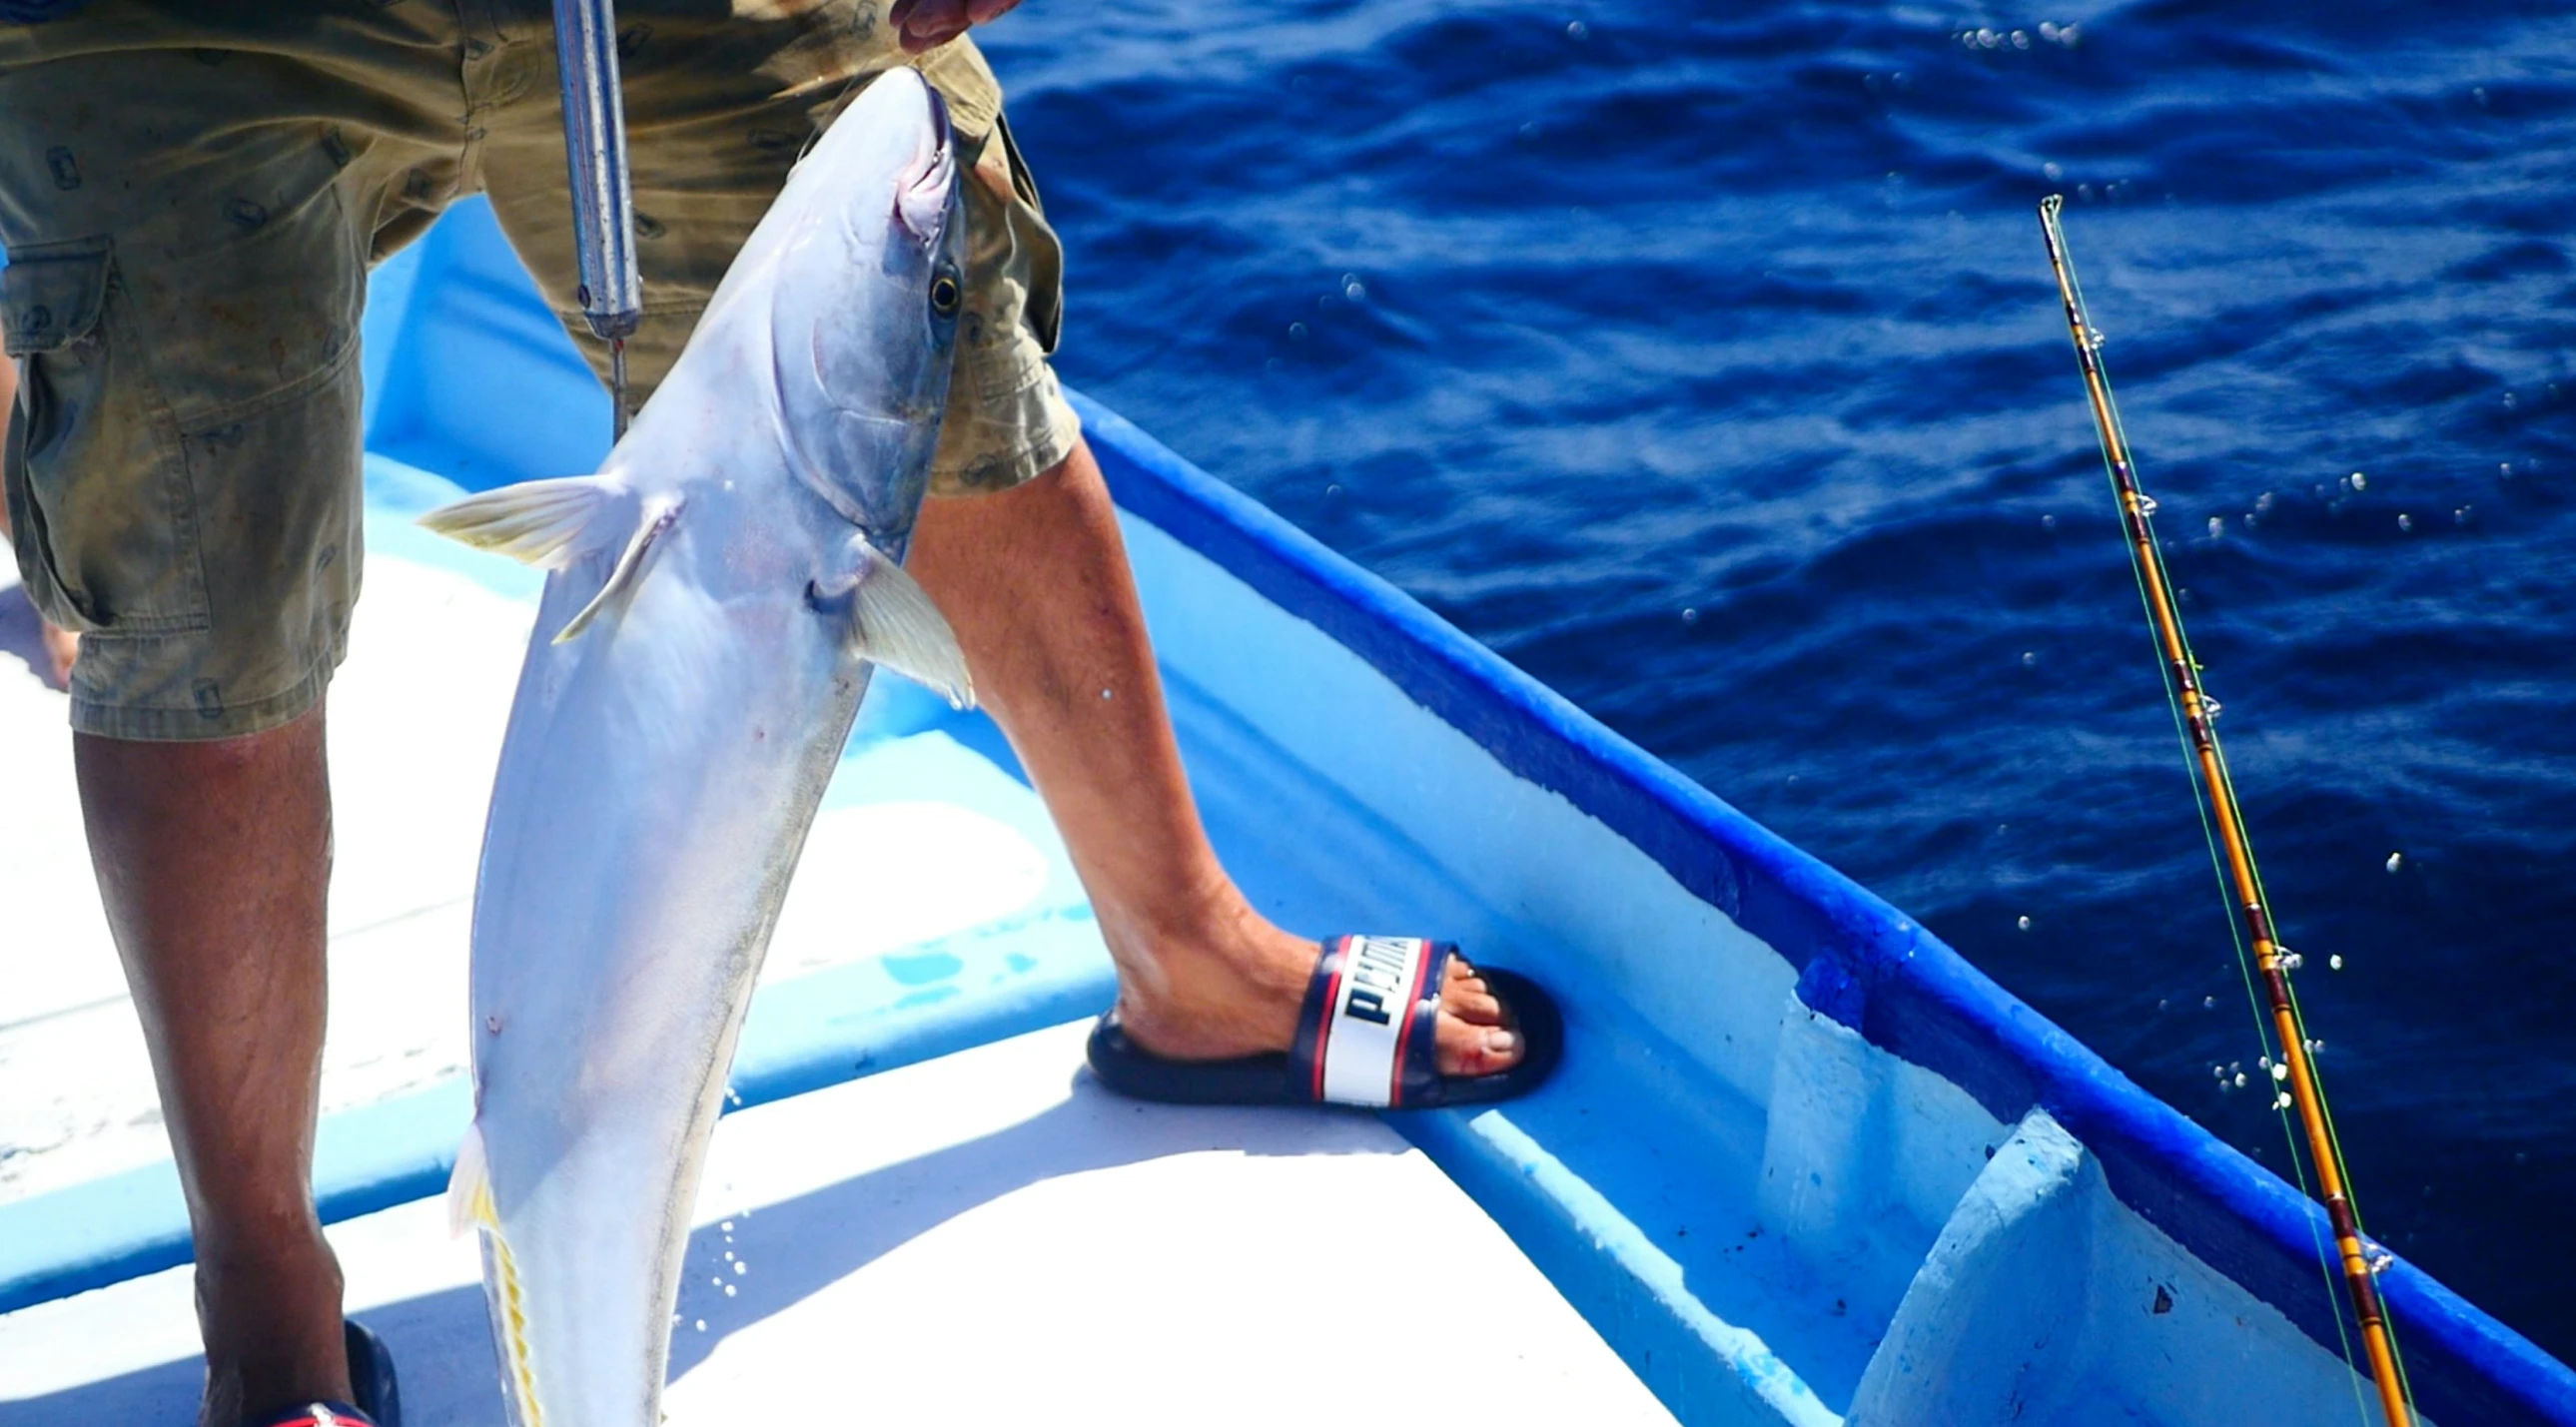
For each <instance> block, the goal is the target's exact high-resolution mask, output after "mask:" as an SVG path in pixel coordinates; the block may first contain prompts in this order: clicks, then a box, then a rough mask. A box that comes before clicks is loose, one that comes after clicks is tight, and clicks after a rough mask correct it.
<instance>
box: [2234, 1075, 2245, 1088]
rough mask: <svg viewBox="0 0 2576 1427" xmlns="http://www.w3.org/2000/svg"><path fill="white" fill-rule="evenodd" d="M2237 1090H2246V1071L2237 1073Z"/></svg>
mask: <svg viewBox="0 0 2576 1427" xmlns="http://www.w3.org/2000/svg"><path fill="white" fill-rule="evenodd" d="M2236 1088H2237V1089H2239V1090H2242V1089H2244V1088H2245V1072H2244V1071H2241V1070H2240V1071H2238V1072H2236Z"/></svg>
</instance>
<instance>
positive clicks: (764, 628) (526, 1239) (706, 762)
mask: <svg viewBox="0 0 2576 1427" xmlns="http://www.w3.org/2000/svg"><path fill="white" fill-rule="evenodd" d="M689 553H690V552H688V551H687V550H685V549H675V550H673V551H671V552H668V553H667V554H666V555H665V556H664V558H665V559H666V560H667V561H668V562H669V563H670V564H672V565H674V566H678V567H681V568H680V569H679V570H672V569H665V570H660V571H657V573H656V574H655V576H654V577H653V578H651V579H649V580H648V581H646V582H645V584H644V585H643V587H642V588H641V589H640V590H639V591H638V593H637V596H636V598H635V600H634V602H633V603H632V605H631V606H630V607H629V608H627V609H626V610H625V611H624V613H623V615H622V617H621V618H619V619H618V620H617V621H616V623H615V624H614V625H613V626H611V627H603V628H595V629H593V630H592V631H589V632H586V633H584V634H583V635H582V636H581V637H580V638H578V639H575V640H573V641H570V642H568V643H565V644H561V645H557V644H553V643H550V642H549V640H548V638H547V637H546V635H545V633H544V631H545V630H546V629H548V628H549V627H560V625H561V623H562V621H563V620H564V619H565V618H567V617H568V616H569V614H570V613H571V611H572V610H573V609H576V608H578V607H579V605H580V604H581V603H582V602H583V601H584V600H585V599H586V598H587V595H586V594H585V593H583V592H582V591H580V590H579V589H577V588H572V587H573V586H578V585H579V584H580V583H581V582H579V581H568V580H566V579H565V578H564V577H562V576H558V577H557V578H556V580H555V581H553V582H550V585H549V590H548V594H547V600H546V605H545V609H544V610H543V612H541V614H540V617H539V631H540V632H539V635H538V637H537V638H536V639H535V640H533V641H532V642H531V651H530V655H529V661H528V666H527V669H526V670H525V672H524V673H523V675H522V679H521V688H520V695H519V703H518V706H517V708H516V709H515V710H514V713H513V716H512V722H511V727H510V730H509V735H508V738H507V741H506V743H505V745H504V749H503V756H502V764H501V769H500V773H499V779H498V782H497V784H496V787H495V792H494V796H493V804H492V811H491V818H490V824H489V832H488V833H487V836H486V843H485V851H484V863H483V869H482V878H481V881H480V883H479V885H478V888H477V894H476V903H475V940H474V958H473V959H474V970H473V980H474V1016H475V1021H476V1024H475V1025H474V1027H473V1033H474V1043H475V1052H476V1053H475V1074H476V1120H475V1123H476V1132H477V1134H478V1135H479V1136H480V1137H481V1141H482V1144H481V1150H482V1153H483V1155H484V1157H485V1161H486V1168H487V1172H488V1175H489V1184H490V1189H491V1196H492V1202H491V1216H492V1222H491V1223H490V1224H489V1225H488V1226H487V1227H486V1230H485V1232H486V1235H487V1245H486V1254H487V1258H488V1259H489V1264H488V1267H489V1268H490V1270H491V1271H490V1272H487V1273H486V1275H485V1281H486V1285H487V1288H488V1289H489V1291H490V1294H491V1298H492V1308H493V1319H494V1326H495V1329H496V1334H497V1336H498V1339H499V1346H500V1349H501V1352H502V1356H503V1358H504V1373H505V1377H506V1378H507V1380H508V1383H509V1387H510V1390H511V1395H512V1396H513V1398H514V1399H516V1402H515V1406H516V1407H517V1409H518V1410H517V1416H518V1420H519V1422H520V1424H521V1427H657V1424H658V1422H659V1411H658V1399H659V1396H660V1391H661V1387H662V1379H663V1374H664V1371H665V1364H666V1362H667V1360H668V1350H669V1342H670V1315H671V1312H672V1309H673V1306H674V1304H675V1302H676V1298H677V1292H678V1274H679V1265H680V1259H681V1256H682V1254H683V1253H684V1251H685V1248H686V1239H687V1232H688V1225H689V1219H690V1211H691V1207H692V1203H693V1201H694V1198H695V1195H696V1190H697V1182H698V1172H699V1169H700V1166H701V1164H702V1162H703V1159H704V1155H705V1150H706V1145H707V1141H708V1138H709V1134H710V1132H711V1129H712V1125H713V1121H714V1119H715V1117H716V1114H717V1112H718V1110H719V1108H720V1103H721V1099H722V1095H723V1083H724V1082H723V1077H724V1072H725V1070H726V1068H727V1067H728V1065H729V1064H730V1062H731V1060H732V1053H733V1042H734V1037H735V1035H736V1034H737V1033H738V1031H739V1029H740V1027H741V1023H742V1016H743V1012H744V1009H745V1008H746V1006H747V1005H748V1003H749V1000H750V993H751V986H752V982H753V979H754V977H755V975H756V974H757V972H758V970H759V965H760V961H761V957H762V955H763V953H764V952H765V951H766V949H767V945H768V940H769V933H770V929H771V927H772V926H773V925H774V924H775V922H776V919H777V914H778V907H779V904H780V902H781V900H782V899H783V898H784V896H785V893H786V888H787V883H788V878H789V874H790V873H791V872H792V871H793V869H794V866H795V862H796V857H797V854H798V852H799V851H800V850H801V849H802V847H803V844H804V840H805V835H806V832H807V830H808V828H809V827H810V826H811V825H812V822H813V817H814V812H815V809H816V807H817V805H818V804H819V802H820V800H821V796H822V792H823V788H824V785H825V783H826V782H827V781H828V780H829V777H830V774H831V770H832V768H833V766H834V765H835V763H836V762H837V760H838V757H839V753H840V750H841V747H842V745H843V743H844V741H845V740H846V739H847V736H848V733H849V728H850V723H851V720H852V718H853V717H854V716H855V714H856V712H857V709H858V705H859V701H860V699H861V697H862V696H863V694H864V693H865V690H866V685H867V677H868V671H867V666H865V665H864V664H860V663H858V662H856V661H854V660H851V659H850V658H848V657H847V656H846V655H845V654H843V653H842V652H841V649H840V646H839V644H838V641H837V640H836V639H835V638H834V637H833V636H832V633H831V631H830V630H829V628H828V627H827V626H826V624H825V622H824V621H822V620H821V619H819V618H817V617H816V616H815V614H814V613H813V612H812V611H811V610H809V609H807V608H806V607H805V605H804V603H803V600H802V591H801V590H788V589H772V590H766V591H755V592H749V593H746V592H741V591H733V592H725V591H722V590H721V589H711V588H710V586H709V584H708V583H705V582H701V581H698V580H694V579H684V578H676V577H675V576H676V575H678V574H680V573H682V572H683V571H685V569H686V568H687V566H688V564H689ZM716 568H717V570H718V573H721V563H720V562H716ZM772 583H776V582H772ZM556 585H564V586H567V588H563V589H557V588H555V586H556Z"/></svg>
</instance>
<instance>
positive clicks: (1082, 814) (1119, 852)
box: [907, 441, 1520, 1075]
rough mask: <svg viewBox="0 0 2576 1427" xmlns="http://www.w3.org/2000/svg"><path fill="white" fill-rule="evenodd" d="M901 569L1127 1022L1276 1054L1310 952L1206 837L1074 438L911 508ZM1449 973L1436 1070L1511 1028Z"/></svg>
mask: <svg viewBox="0 0 2576 1427" xmlns="http://www.w3.org/2000/svg"><path fill="white" fill-rule="evenodd" d="M907 568H909V569H910V570H911V571H912V572H913V573H914V574H915V575H916V576H917V577H918V578H919V579H920V580H921V582H922V584H923V585H924V586H926V587H928V589H929V590H930V593H931V597H932V598H934V599H936V600H937V601H938V602H939V606H940V608H941V609H942V610H943V611H945V612H946V613H947V615H948V619H949V623H950V624H951V625H953V626H954V627H955V628H956V631H957V637H958V640H959V642H960V643H961V644H963V645H964V646H965V649H966V662H967V666H968V667H969V668H970V669H971V670H973V672H974V675H975V688H976V692H977V694H978V695H979V696H980V697H981V699H982V700H983V703H984V707H985V708H986V710H987V711H989V712H990V713H991V714H992V716H993V718H994V721H995V722H997V723H999V724H1000V725H1001V726H1002V731H1003V732H1004V733H1005V734H1006V735H1008V736H1009V738H1010V740H1011V747H1012V749H1013V751H1015V752H1016V753H1018V755H1019V757H1020V762H1021V764H1022V766H1023V767H1025V768H1027V770H1028V773H1029V777H1030V779H1031V780H1032V781H1033V782H1034V783H1035V784H1036V785H1037V789H1038V792H1039V793H1040V794H1041V795H1042V796H1044V797H1045V799H1046V803H1047V811H1048V812H1050V813H1051V814H1053V815H1054V817H1055V822H1056V826H1057V828H1058V829H1059V830H1060V831H1061V832H1062V833H1063V834H1064V840H1065V846H1066V848H1067V850H1068V851H1069V852H1071V854H1072V856H1073V863H1074V868H1075V870H1076V871H1077V872H1079V873H1080V874H1081V877H1082V884H1083V887H1084V889H1085V890H1086V891H1087V892H1089V893H1090V896H1091V905H1092V910H1093V912H1094V913H1095V914H1096V915H1097V916H1098V917H1099V919H1100V929H1101V934H1102V936H1103V937H1104V938H1105V939H1106V940H1107V942H1108V944H1109V952H1110V955H1111V957H1112V958H1114V959H1115V960H1116V962H1117V963H1118V988H1119V989H1118V1004H1119V1014H1120V1016H1121V1018H1122V1020H1123V1021H1124V1022H1125V1024H1126V1027H1127V1032H1128V1034H1129V1035H1130V1036H1132V1037H1133V1038H1134V1039H1135V1040H1136V1042H1137V1043H1138V1044H1140V1045H1142V1046H1144V1047H1146V1048H1147V1049H1149V1050H1152V1051H1154V1052H1155V1053H1157V1054H1160V1055H1165V1056H1170V1057H1174V1058H1179V1059H1199V1060H1213V1059H1222V1058H1225V1057H1230V1056H1238V1055H1247V1054H1252V1053H1255V1052H1260V1051H1274V1050H1285V1049H1287V1047H1288V1042H1289V1039H1290V1037H1291V1035H1292V1034H1293V1033H1294V1031H1295V1029H1296V1025H1297V1011H1298V1007H1299V1005H1300V1003H1301V1002H1302V1001H1303V1000H1304V998H1305V994H1306V981H1307V977H1308V975H1309V974H1310V973H1311V972H1312V971H1313V970H1314V965H1315V957H1316V954H1317V947H1316V945H1315V943H1313V942H1311V941H1306V940H1303V939H1301V938H1299V937H1296V936H1292V935H1290V934H1289V933H1287V932H1285V931H1282V930H1280V929H1279V928H1278V927H1276V926H1273V925H1271V924H1270V922H1269V920H1268V919H1266V918H1264V917H1263V916H1262V915H1261V914H1260V913H1258V912H1256V911H1254V910H1253V909H1252V906H1251V904H1250V903H1249V902H1247V901H1246V900H1245V899H1244V896H1243V894H1242V892H1240V891H1239V890H1237V889H1236V887H1235V885H1234V882H1233V880H1232V879H1231V878H1229V877H1228V876H1227V875H1226V873H1225V869H1224V868H1223V867H1222V866H1221V865H1219V864H1218V862H1217V857H1216V853H1215V851H1214V850H1213V849H1211V848H1210V847H1209V846H1208V840H1207V833H1206V832H1205V830H1204V829H1203V828H1202V827H1201V826H1200V824H1199V816H1198V808H1197V805H1196V804H1195V803H1194V802H1193V801H1192V800H1191V797H1190V789H1189V782H1188V779H1187V777H1186V775H1185V774H1184V773H1183V771H1182V768H1181V758H1180V752H1179V750H1178V749H1177V748H1175V747H1174V746H1173V743H1172V730H1171V722H1170V718H1169V716H1168V715H1167V714H1166V712H1165V710H1164V707H1163V688H1162V681H1161V679H1160V678H1159V677H1158V676H1157V675H1156V673H1155V669H1154V651H1153V648H1152V646H1151V644H1150V643H1149V642H1148V641H1147V638H1146V633H1145V617H1144V612H1143V610H1142V609H1141V608H1139V606H1138V604H1137V601H1136V586H1135V582H1134V579H1133V578H1132V576H1131V575H1130V574H1129V571H1128V567H1127V550H1126V543H1125V542H1124V541H1123V540H1122V539H1121V538H1120V536H1119V533H1118V518H1117V513H1116V511H1115V509H1114V508H1113V507H1112V506H1111V503H1110V499H1109V490H1108V487H1107V486H1106V485H1104V484H1103V483H1102V480H1101V476H1100V467H1099V466H1098V465H1097V464H1095V463H1094V462H1093V460H1092V457H1091V450H1090V448H1089V447H1088V446H1087V445H1084V444H1082V443H1080V442H1078V441H1077V442H1076V443H1075V445H1074V447H1073V453H1072V455H1071V456H1069V457H1068V458H1067V459H1065V460H1064V461H1063V462H1062V463H1060V464H1058V465H1057V466H1055V467H1054V468H1053V469H1051V470H1049V471H1047V472H1046V473H1045V474H1043V475H1041V476H1039V477H1038V478H1036V479H1035V480H1032V481H1029V482H1027V483H1026V484H1023V485H1019V486H1015V487H1013V488H1011V489H1009V490H1004V491H998V492H995V493H993V494H990V495H976V496H957V497H950V498H945V499H933V500H931V501H929V502H927V503H926V504H925V505H924V506H923V507H922V512H921V522H920V526H919V528H918V529H917V530H916V531H915V533H914V536H913V543H912V553H911V557H910V559H909V560H908V561H907ZM1452 967H1453V970H1452V974H1451V978H1450V982H1449V986H1448V988H1447V992H1446V998H1445V1001H1444V1008H1445V1010H1446V1012H1447V1014H1444V1015H1443V1016H1442V1017H1441V1019H1440V1068H1441V1070H1442V1072H1443V1073H1445V1074H1450V1075H1483V1074H1490V1073H1492V1072H1495V1071H1499V1070H1503V1069H1505V1068H1507V1067H1509V1066H1510V1065H1511V1064H1512V1063H1513V1062H1515V1061H1517V1060H1518V1059H1519V1058H1520V1041H1519V1037H1517V1036H1516V1035H1514V1034H1513V1033H1512V1032H1511V1031H1509V1030H1506V1029H1503V1027H1502V1024H1501V1023H1502V1021H1503V1019H1504V1018H1503V1014H1502V1009H1501V1007H1500V1006H1498V1005H1497V1004H1496V1002H1495V1000H1494V998H1493V997H1492V996H1491V995H1490V994H1488V993H1487V991H1486V989H1485V984H1484V982H1483V981H1481V980H1479V979H1477V978H1476V977H1475V975H1474V973H1473V972H1472V970H1470V969H1469V968H1467V967H1466V966H1465V965H1463V964H1462V963H1457V962H1453V963H1452Z"/></svg>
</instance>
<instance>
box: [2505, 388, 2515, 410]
mask: <svg viewBox="0 0 2576 1427" xmlns="http://www.w3.org/2000/svg"><path fill="white" fill-rule="evenodd" d="M2504 409H2505V410H2507V411H2511V410H2513V393H2512V392H2506V393H2505V394H2504Z"/></svg>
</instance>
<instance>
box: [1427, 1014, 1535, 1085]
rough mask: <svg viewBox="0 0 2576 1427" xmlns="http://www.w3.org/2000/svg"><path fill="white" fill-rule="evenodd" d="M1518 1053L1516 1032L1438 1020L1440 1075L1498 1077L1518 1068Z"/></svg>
mask: <svg viewBox="0 0 2576 1427" xmlns="http://www.w3.org/2000/svg"><path fill="white" fill-rule="evenodd" d="M1521 1053H1522V1047H1521V1037H1520V1033H1519V1032H1518V1031H1514V1030H1509V1029H1506V1028H1504V1027H1502V1026H1478V1025H1471V1024H1469V1023H1468V1022H1466V1021H1462V1020H1460V1019H1458V1018H1457V1017H1455V1016H1450V1015H1443V1016H1442V1017H1441V1018H1440V1073H1441V1074H1442V1075H1452V1076H1465V1075H1498V1074H1501V1073H1502V1072H1503V1071H1506V1070H1509V1069H1511V1068H1512V1067H1513V1066H1514V1065H1517V1064H1519V1063H1520V1058H1521Z"/></svg>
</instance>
